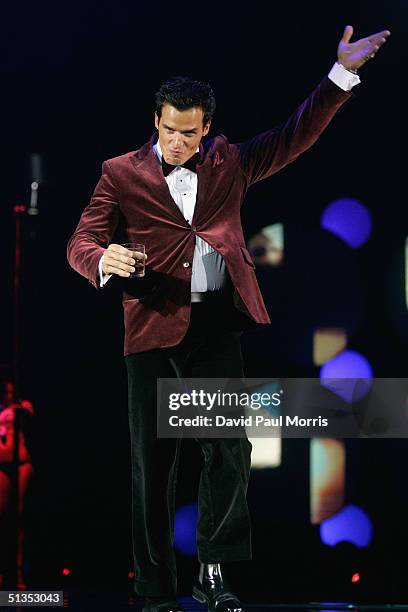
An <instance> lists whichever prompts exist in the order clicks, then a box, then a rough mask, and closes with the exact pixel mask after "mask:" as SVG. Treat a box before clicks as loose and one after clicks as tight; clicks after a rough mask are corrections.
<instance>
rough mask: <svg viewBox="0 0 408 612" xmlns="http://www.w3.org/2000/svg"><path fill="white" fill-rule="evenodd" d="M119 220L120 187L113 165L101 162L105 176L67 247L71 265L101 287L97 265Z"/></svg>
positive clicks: (103, 175)
mask: <svg viewBox="0 0 408 612" xmlns="http://www.w3.org/2000/svg"><path fill="white" fill-rule="evenodd" d="M118 220H119V190H118V188H117V186H116V185H115V182H114V178H113V173H112V168H111V164H110V163H109V161H106V162H104V163H103V165H102V176H101V178H100V180H99V182H98V184H97V186H96V188H95V191H94V193H93V195H92V198H91V201H90V203H89V204H88V206H86V208H85V209H84V211H83V213H82V215H81V218H80V220H79V223H78V225H77V227H76V230H75V231H74V233H73V235H72V236H71V238H70V239H69V242H68V246H67V257H68V262H69V264H70V266H71V267H72V268H73V269H74V270H76V272H79V274H81V275H82V276H84V277H85V278H87V279H88V280H89V282H91V283H92V284H93V286H94V287H95V288H96V289H99V287H100V283H99V271H98V264H99V260H100V258H101V257H102V255H103V253H104V252H105V249H106V248H107V247H108V245H109V243H110V241H111V239H112V236H113V234H114V233H115V230H116V228H117V225H118Z"/></svg>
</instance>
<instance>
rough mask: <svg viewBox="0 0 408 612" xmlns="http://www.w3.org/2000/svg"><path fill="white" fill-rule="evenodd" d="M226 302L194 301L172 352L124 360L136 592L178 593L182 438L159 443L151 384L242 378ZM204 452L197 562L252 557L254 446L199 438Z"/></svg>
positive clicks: (229, 306) (235, 333)
mask: <svg viewBox="0 0 408 612" xmlns="http://www.w3.org/2000/svg"><path fill="white" fill-rule="evenodd" d="M232 309H233V306H232V304H230V302H226V303H225V302H222V303H218V302H217V301H215V302H214V303H207V302H204V303H198V304H192V314H191V321H190V326H189V329H188V332H187V335H186V336H185V337H184V339H183V340H182V342H181V343H180V344H178V345H177V346H175V347H170V348H164V349H153V350H150V351H145V352H143V353H135V354H132V355H128V356H127V357H126V358H125V359H126V366H127V372H128V384H129V425H130V438H131V455H132V532H133V552H134V561H135V590H136V593H138V594H139V595H144V596H160V595H166V596H167V595H175V594H176V591H177V575H176V560H175V553H174V548H173V528H174V510H175V489H176V479H177V469H178V460H179V451H180V443H181V440H180V439H166V438H160V439H158V438H157V435H156V429H157V423H156V415H157V408H156V379H157V378H173V377H176V376H180V375H181V376H183V377H191V378H200V377H207V378H216V377H219V378H227V377H234V378H235V377H236V378H238V377H242V376H243V366H242V355H241V347H240V335H241V332H240V331H236V329H234V328H236V327H237V326H236V325H235V324H232V322H234V320H235V319H234V316H235V314H236V313H234V312H233V310H232ZM196 441H197V442H198V444H199V445H200V447H201V450H202V452H203V455H204V463H203V468H202V471H201V475H200V481H199V499H198V508H199V520H198V526H197V534H196V535H197V548H198V556H199V560H200V561H201V562H202V563H218V562H226V561H238V560H247V559H250V558H251V533H250V517H249V512H248V506H247V501H246V492H247V487H248V479H249V472H250V465H251V449H252V446H251V443H250V442H249V440H248V439H247V438H246V437H244V438H239V439H219V438H218V439H204V438H197V439H196Z"/></svg>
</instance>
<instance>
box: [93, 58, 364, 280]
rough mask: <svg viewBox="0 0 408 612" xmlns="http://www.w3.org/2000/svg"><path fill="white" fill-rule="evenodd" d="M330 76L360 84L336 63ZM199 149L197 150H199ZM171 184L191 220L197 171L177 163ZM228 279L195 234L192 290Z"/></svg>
mask: <svg viewBox="0 0 408 612" xmlns="http://www.w3.org/2000/svg"><path fill="white" fill-rule="evenodd" d="M328 76H329V79H330V80H331V81H333V83H335V84H336V85H337V86H338V87H340V88H341V89H343V90H344V91H350V90H351V89H352V88H353V87H354V86H355V85H358V84H359V83H360V78H359V76H358V75H357V74H354V73H353V72H349V71H348V70H346V68H344V66H342V65H341V64H339V63H338V62H336V63H335V64H334V66H333V68H332V69H331V70H330V72H329V75H328ZM154 149H155V152H156V155H157V157H158V158H159V160H160V163H161V160H162V151H161V148H160V143H159V141H157V143H156V144H155V145H154ZM198 150H199V149H197V151H198ZM165 180H166V183H167V185H168V186H169V191H170V194H171V196H172V198H173V200H174V201H175V203H176V204H177V206H178V208H179V209H180V211H181V213H182V214H183V216H184V218H185V220H186V221H187V222H188V223H190V225H191V221H192V219H193V215H194V209H195V204H196V198H197V174H196V173H195V172H193V171H191V170H188V169H187V168H183V167H181V166H176V167H175V169H174V170H172V172H170V174H168V175H167V176H166V177H165ZM146 254H147V255H148V254H149V245H148V244H147V245H146ZM102 263H103V255H102V257H101V259H100V261H99V277H100V286H101V287H103V285H104V284H105V283H106V282H107V281H108V280H109V279H110V277H111V276H112V275H111V274H104V273H103V271H102ZM226 280H227V271H226V268H225V262H224V260H223V258H222V257H221V255H220V254H219V253H217V251H215V250H214V249H213V248H212V247H211V246H210V245H209V244H208V243H207V242H205V241H204V240H203V239H202V238H200V237H199V236H196V242H195V249H194V258H193V267H192V275H191V291H192V292H202V291H214V290H216V289H221V288H222V287H223V285H224V284H225V282H226Z"/></svg>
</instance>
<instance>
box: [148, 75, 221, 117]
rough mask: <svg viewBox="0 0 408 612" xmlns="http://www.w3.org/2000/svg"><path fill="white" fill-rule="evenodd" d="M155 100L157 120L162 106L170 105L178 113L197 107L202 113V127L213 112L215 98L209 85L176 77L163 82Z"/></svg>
mask: <svg viewBox="0 0 408 612" xmlns="http://www.w3.org/2000/svg"><path fill="white" fill-rule="evenodd" d="M155 99H156V113H157V116H158V117H159V119H160V117H161V111H162V107H163V105H164V104H171V106H174V108H177V110H179V111H183V110H187V109H189V108H193V107H194V106H198V107H199V108H201V109H202V111H203V113H204V116H203V125H207V123H208V122H209V121H210V120H211V119H212V116H213V114H214V111H215V97H214V92H213V90H212V87H211V85H209V84H208V83H203V82H201V81H194V80H193V79H190V78H188V77H182V76H177V77H172V78H171V79H169V80H168V81H165V82H164V83H162V84H161V86H160V89H159V91H157V92H156V95H155Z"/></svg>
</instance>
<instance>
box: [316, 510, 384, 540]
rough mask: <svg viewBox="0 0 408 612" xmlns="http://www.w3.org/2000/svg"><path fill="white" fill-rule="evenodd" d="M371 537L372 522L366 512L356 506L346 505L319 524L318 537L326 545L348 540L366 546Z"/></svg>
mask: <svg viewBox="0 0 408 612" xmlns="http://www.w3.org/2000/svg"><path fill="white" fill-rule="evenodd" d="M372 538H373V524H372V521H371V519H370V517H369V516H368V514H367V513H366V512H365V511H364V510H363V509H362V508H359V507H358V506H354V505H352V504H350V505H348V506H346V507H345V508H343V510H341V511H340V512H338V513H337V514H335V515H334V516H331V517H330V518H328V519H326V520H325V521H323V523H321V525H320V539H321V540H322V542H323V543H324V544H327V546H336V544H339V543H340V542H350V543H351V544H354V546H357V547H358V548H364V547H366V546H368V545H369V544H370V542H371V540H372Z"/></svg>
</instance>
